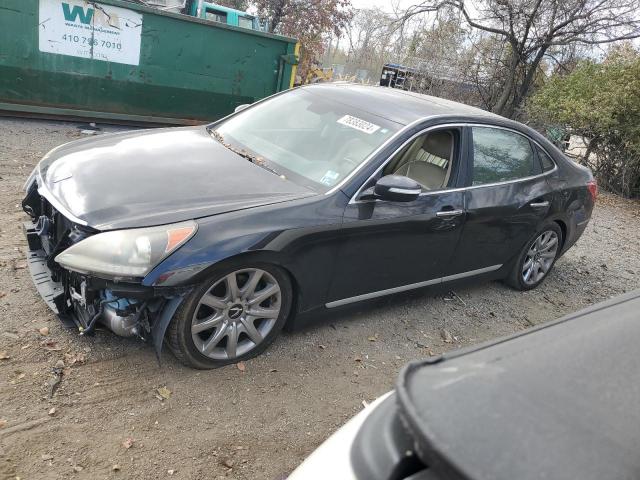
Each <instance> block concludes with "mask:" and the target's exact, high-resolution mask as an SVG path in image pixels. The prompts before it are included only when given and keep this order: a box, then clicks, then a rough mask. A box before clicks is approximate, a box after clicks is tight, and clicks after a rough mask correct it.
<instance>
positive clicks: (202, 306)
mask: <svg viewBox="0 0 640 480" xmlns="http://www.w3.org/2000/svg"><path fill="white" fill-rule="evenodd" d="M254 275H255V276H254ZM234 278H235V284H236V285H235V287H234V286H233V282H234V280H233V279H234ZM256 278H257V279H256ZM252 287H253V288H252ZM263 297H264V298H263ZM292 298H293V293H292V287H291V280H290V279H289V276H288V274H287V273H286V272H285V271H284V270H282V269H281V268H279V267H276V266H275V265H271V264H265V263H259V262H237V263H234V264H232V265H228V266H226V267H225V268H223V269H220V270H217V271H216V272H215V273H213V274H212V275H210V276H209V277H208V278H207V279H206V280H205V281H204V282H203V283H202V285H201V286H200V287H198V288H196V289H195V290H194V291H193V292H191V294H190V295H189V296H188V297H187V298H186V299H185V301H184V302H183V303H182V305H181V306H180V307H179V308H178V310H177V311H176V313H175V315H174V317H173V320H172V321H171V323H170V324H169V327H168V329H167V333H166V336H165V340H166V342H167V344H168V345H169V348H170V349H171V351H172V352H173V354H174V355H175V356H176V358H177V359H178V360H180V361H181V362H182V363H183V364H185V365H187V366H189V367H193V368H198V369H210V368H218V367H222V366H224V365H229V364H232V363H237V362H241V361H243V360H247V359H249V358H253V357H255V356H257V355H259V354H260V353H262V352H263V351H264V350H266V348H267V347H268V346H269V345H270V344H271V343H272V342H273V341H274V340H275V338H276V337H277V336H278V334H279V333H280V331H281V330H282V327H283V326H284V324H285V323H286V321H287V318H288V316H289V313H290V311H291V304H292ZM276 310H277V312H276ZM251 326H253V328H251ZM234 338H235V341H234V340H233V339H234Z"/></svg>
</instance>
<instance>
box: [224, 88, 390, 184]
mask: <svg viewBox="0 0 640 480" xmlns="http://www.w3.org/2000/svg"><path fill="white" fill-rule="evenodd" d="M400 127H402V125H399V124H397V123H394V122H391V121H388V120H385V119H383V118H381V117H378V116H375V115H372V114H369V113H366V112H364V111H362V110H359V109H357V108H354V107H351V106H349V105H345V104H342V103H338V102H334V101H332V100H330V99H328V98H326V97H324V96H321V95H319V94H315V93H311V92H309V91H308V90H305V89H298V90H292V91H291V92H287V93H286V94H283V95H278V96H276V97H274V98H273V99H271V100H268V101H266V102H263V103H260V104H258V105H256V106H254V107H252V108H250V109H248V110H246V111H245V112H241V113H239V114H238V115H234V116H233V117H232V118H230V119H229V120H227V121H225V122H223V123H222V124H220V125H219V126H216V127H215V130H214V134H215V135H214V136H215V137H216V138H217V139H218V140H220V141H221V142H222V143H224V144H226V145H227V146H228V147H229V148H232V149H233V150H234V151H244V152H247V153H249V154H250V155H252V156H254V157H257V158H260V161H261V162H262V161H264V162H265V163H266V164H267V166H268V167H269V168H270V169H271V170H273V171H275V172H277V173H278V174H281V175H284V176H285V177H286V178H287V179H289V180H292V181H294V182H296V183H299V184H302V185H304V186H307V187H310V188H313V189H315V190H319V191H327V190H329V189H330V188H331V187H333V186H335V185H337V184H338V183H340V182H341V181H342V180H343V179H344V178H346V177H347V176H348V175H349V174H350V173H351V172H352V171H353V170H354V169H356V168H357V167H358V166H359V165H360V164H361V163H362V162H363V161H364V160H365V159H366V158H367V157H368V156H369V154H371V153H372V152H373V151H374V150H375V149H376V148H378V147H379V146H380V145H381V144H382V143H384V142H385V140H387V139H388V138H389V137H390V136H391V135H393V134H394V133H395V132H396V131H398V129H399V128H400Z"/></svg>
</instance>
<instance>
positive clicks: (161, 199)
mask: <svg viewBox="0 0 640 480" xmlns="http://www.w3.org/2000/svg"><path fill="white" fill-rule="evenodd" d="M38 183H39V186H40V189H39V190H40V192H41V194H42V195H44V196H45V197H46V198H47V199H48V200H49V201H50V202H51V203H52V204H53V205H54V206H55V207H56V208H58V209H59V210H61V213H63V214H65V213H66V214H70V216H73V217H75V220H79V221H80V223H84V224H86V225H89V226H91V227H93V228H96V229H98V230H111V229H117V228H133V227H146V226H152V225H161V224H166V223H173V222H179V221H183V220H188V219H195V218H200V217H206V216H209V215H216V214H220V213H226V212H231V211H234V210H241V209H246V208H251V207H257V206H262V205H268V204H272V203H278V202H285V201H290V200H294V199H299V198H303V197H306V196H312V195H316V193H314V192H312V191H311V190H309V189H307V188H304V187H302V186H299V185H297V184H295V183H293V182H291V181H289V180H286V179H283V178H281V177H279V176H278V175H275V174H274V173H272V172H270V171H268V170H266V169H264V168H262V167H260V166H258V165H255V164H253V163H251V162H250V161H248V160H246V159H245V158H243V157H241V156H239V155H237V154H235V153H233V152H232V151H230V150H228V149H227V148H225V147H224V146H223V145H222V144H220V143H219V142H218V141H216V140H214V139H213V138H212V137H211V136H210V134H209V132H208V131H207V129H206V128H205V127H187V128H164V129H155V130H143V131H132V132H123V133H116V134H107V135H102V136H99V137H93V138H89V139H85V140H80V141H76V142H71V143H68V144H66V145H62V146H60V147H58V148H56V149H54V150H52V151H51V152H49V153H48V154H47V155H46V156H45V157H44V158H43V159H42V161H41V162H40V165H39V179H38Z"/></svg>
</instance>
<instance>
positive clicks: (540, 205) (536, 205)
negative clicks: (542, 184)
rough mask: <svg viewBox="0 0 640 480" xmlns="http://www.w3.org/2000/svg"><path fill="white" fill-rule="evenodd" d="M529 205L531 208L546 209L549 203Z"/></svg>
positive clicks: (532, 203)
mask: <svg viewBox="0 0 640 480" xmlns="http://www.w3.org/2000/svg"><path fill="white" fill-rule="evenodd" d="M529 205H530V206H532V207H533V208H547V207H548V206H549V202H548V201H546V200H545V201H544V202H531V203H530V204H529Z"/></svg>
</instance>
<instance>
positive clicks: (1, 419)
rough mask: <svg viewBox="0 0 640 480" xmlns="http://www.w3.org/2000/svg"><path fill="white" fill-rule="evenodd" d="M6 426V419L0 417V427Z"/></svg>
mask: <svg viewBox="0 0 640 480" xmlns="http://www.w3.org/2000/svg"><path fill="white" fill-rule="evenodd" d="M6 426H7V420H6V419H4V418H0V428H4V427H6Z"/></svg>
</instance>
